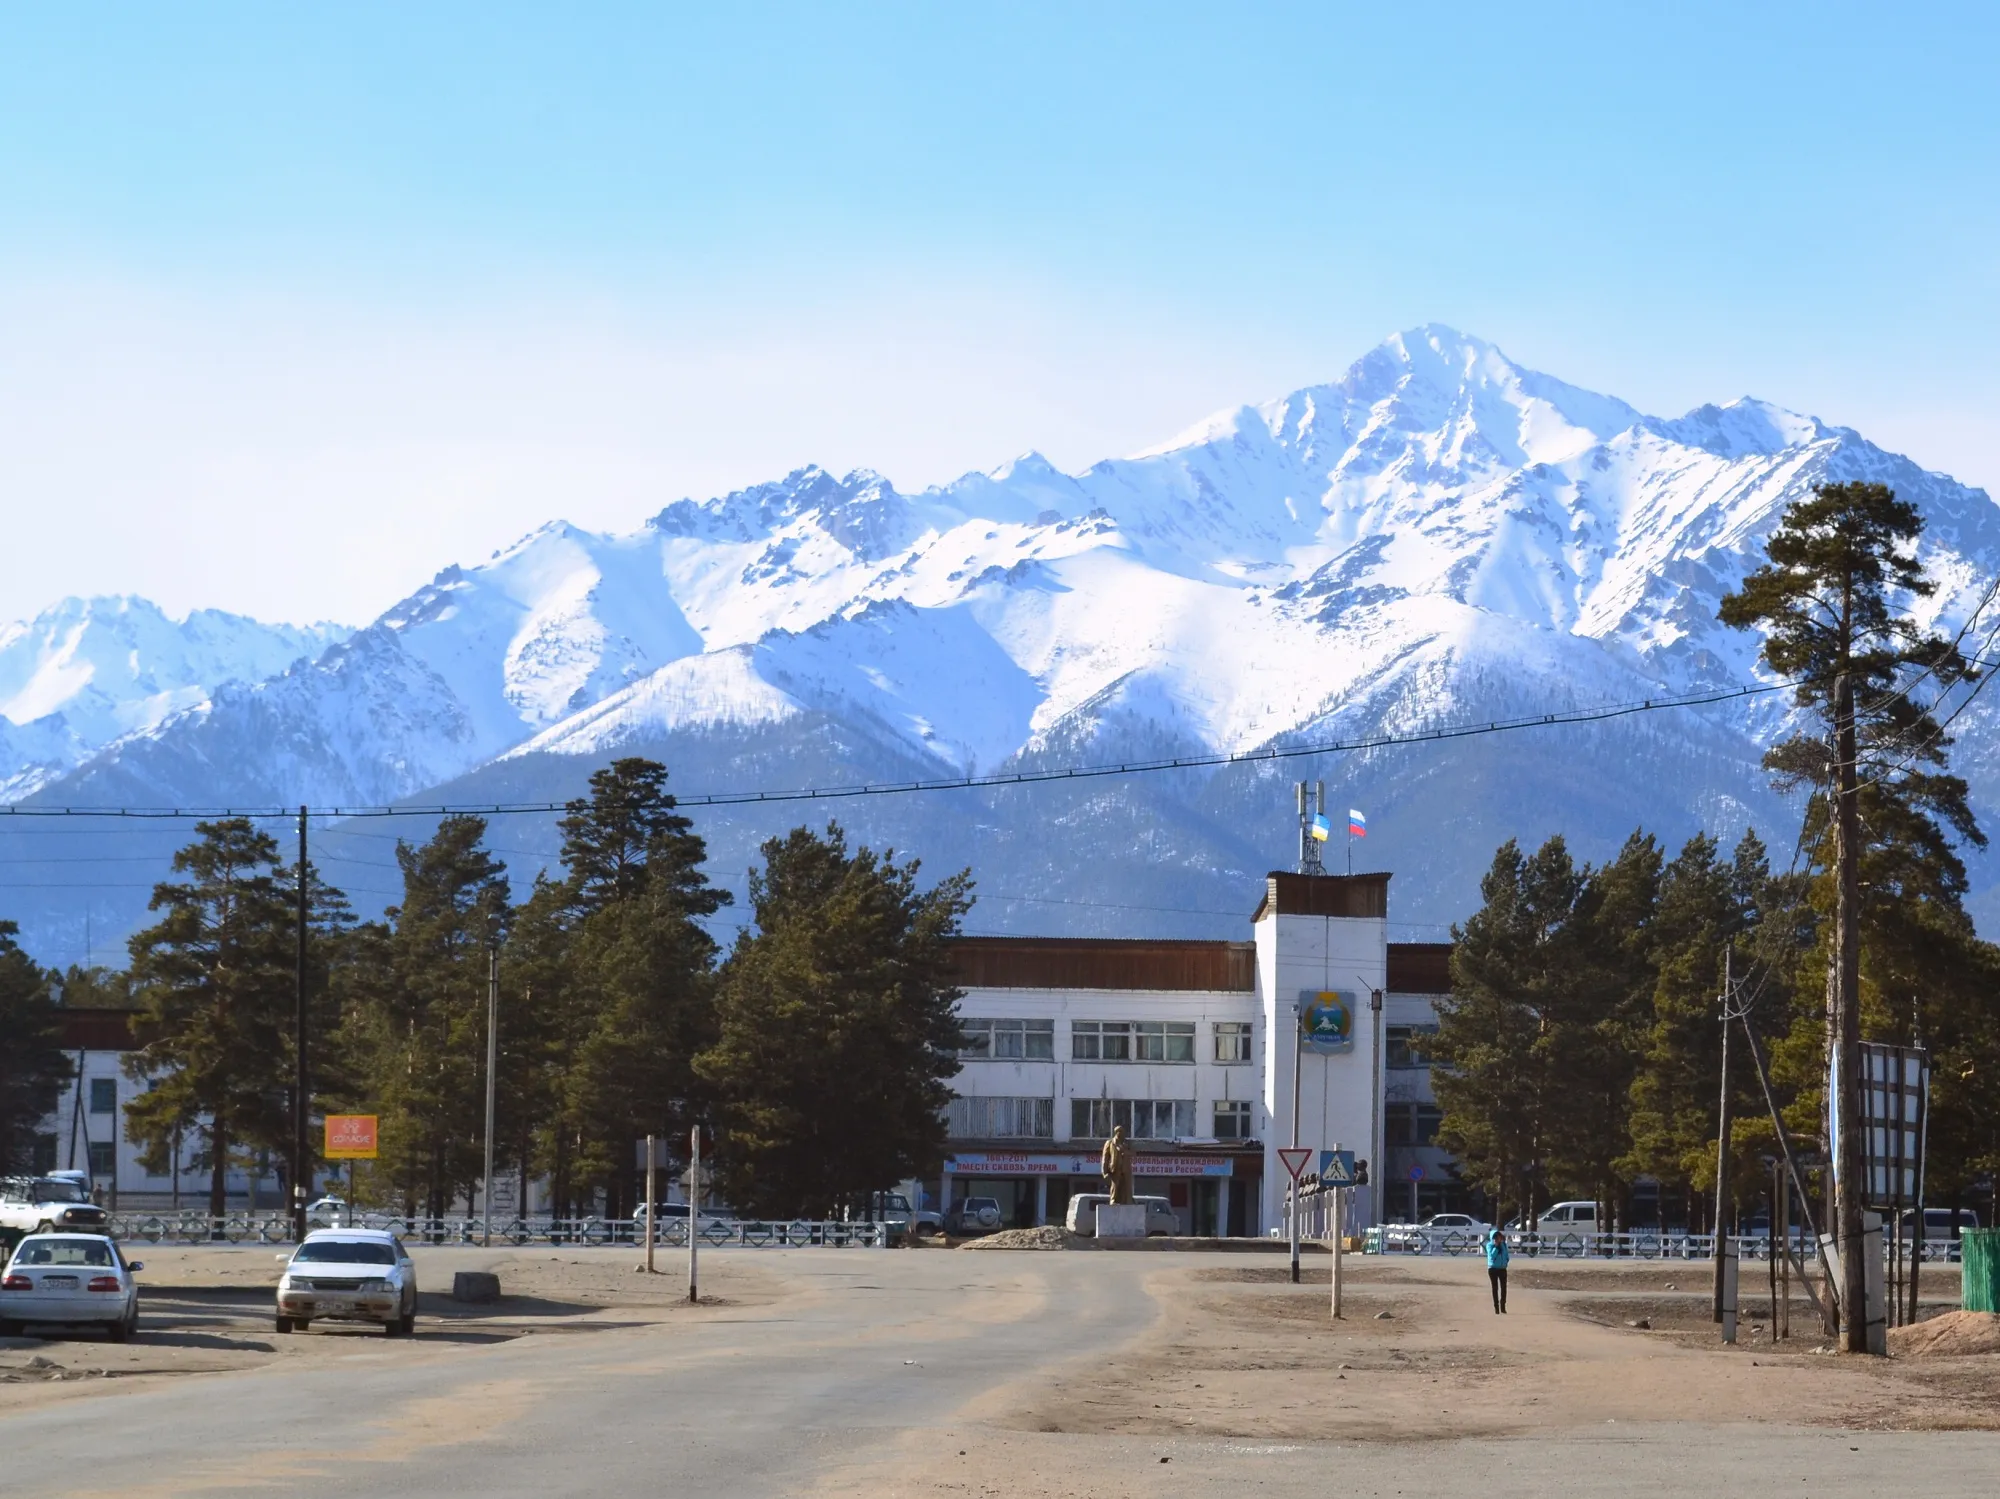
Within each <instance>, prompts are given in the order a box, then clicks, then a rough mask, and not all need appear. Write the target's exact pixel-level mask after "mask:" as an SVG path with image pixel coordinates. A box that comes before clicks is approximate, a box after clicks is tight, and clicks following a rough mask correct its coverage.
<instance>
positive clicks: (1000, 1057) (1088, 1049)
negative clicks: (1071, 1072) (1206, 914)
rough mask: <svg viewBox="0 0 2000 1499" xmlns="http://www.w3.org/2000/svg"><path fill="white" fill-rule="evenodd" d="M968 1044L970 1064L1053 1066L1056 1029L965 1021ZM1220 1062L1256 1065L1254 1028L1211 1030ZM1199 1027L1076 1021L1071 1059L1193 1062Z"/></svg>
mask: <svg viewBox="0 0 2000 1499" xmlns="http://www.w3.org/2000/svg"><path fill="white" fill-rule="evenodd" d="M961 1025H962V1027H963V1029H964V1031H965V1043H964V1045H963V1046H962V1047H961V1048H960V1049H959V1053H958V1054H959V1056H961V1057H962V1058H964V1059H966V1060H967V1061H1024V1062H1053V1061H1054V1060H1055V1056H1056V1024H1055V1022H1054V1021H1053V1020H989V1019H986V1018H984V1017H978V1018H974V1019H971V1020H966V1021H962V1022H961ZM1211 1030H1212V1032H1213V1035H1212V1040H1213V1042H1214V1046H1215V1051H1214V1056H1215V1060H1216V1061H1218V1062H1247V1061H1249V1060H1250V1023H1249V1022H1248V1021H1244V1020H1218V1021H1216V1022H1215V1024H1214V1026H1213V1027H1211ZM1194 1043H1195V1023H1194V1022H1193V1021H1192V1020H1073V1021H1071V1022H1070V1027H1069V1054H1070V1059H1071V1060H1072V1061H1077V1062H1192V1061H1193V1060H1194Z"/></svg>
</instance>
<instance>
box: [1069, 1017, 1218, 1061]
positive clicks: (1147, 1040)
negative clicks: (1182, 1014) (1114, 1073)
mask: <svg viewBox="0 0 2000 1499" xmlns="http://www.w3.org/2000/svg"><path fill="white" fill-rule="evenodd" d="M1069 1039H1070V1056H1071V1057H1072V1058H1073V1059H1075V1060H1076V1061H1079V1062H1192V1061H1193V1060H1194V1022H1193V1021H1192V1020H1078V1021H1073V1022H1072V1023H1071V1025H1070V1028H1069Z"/></svg>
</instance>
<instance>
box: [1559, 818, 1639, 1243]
mask: <svg viewBox="0 0 2000 1499" xmlns="http://www.w3.org/2000/svg"><path fill="white" fill-rule="evenodd" d="M1660 863H1661V861H1660V849H1659V845H1658V843H1657V842H1655V841H1654V839H1653V837H1652V835H1651V834H1648V833H1644V832H1634V833H1633V834H1632V835H1631V836H1630V837H1629V838H1627V839H1626V840H1625V843H1624V845H1623V846H1622V847H1621V848H1620V849H1619V851H1618V855H1617V857H1616V858H1614V859H1613V860H1612V861H1611V862H1610V863H1609V864H1606V865H1604V866H1603V867H1602V868H1598V869H1586V870H1585V872H1584V890H1583V894H1582V897H1581V899H1579V901H1578V902H1577V904H1576V907H1575V911H1574V915H1573V917H1572V922H1571V925H1572V927H1573V930H1574V937H1575V940H1574V942H1573V943H1572V944H1570V947H1571V953H1570V956H1569V958H1568V960H1567V961H1568V963H1569V965H1570V966H1569V971H1568V973H1567V974H1566V975H1555V976H1552V980H1553V981H1552V982H1551V984H1550V986H1549V994H1550V998H1551V1006H1550V1011H1549V1026H1548V1032H1547V1036H1546V1038H1545V1041H1544V1043H1543V1044H1544V1048H1545V1050H1546V1053H1547V1057H1548V1066H1549V1068H1550V1070H1551V1073H1552V1075H1553V1076H1555V1077H1557V1078H1560V1079H1562V1087H1563V1091H1564V1098H1563V1102H1562V1105H1561V1107H1560V1108H1558V1109H1557V1110H1556V1111H1555V1114H1554V1119H1553V1122H1552V1129H1551V1138H1550V1141H1549V1144H1548V1147H1547V1155H1548V1158H1549V1167H1550V1174H1551V1176H1552V1177H1554V1178H1556V1179H1558V1180H1560V1181H1562V1182H1565V1183H1566V1184H1567V1186H1568V1189H1569V1190H1571V1191H1574V1192H1575V1193H1576V1194H1577V1195H1579V1196H1585V1197H1589V1198H1591V1199H1593V1200H1594V1201H1596V1202H1598V1203H1601V1204H1603V1205H1605V1207H1606V1208H1607V1209H1608V1212H1607V1213H1606V1215H1605V1218H1606V1221H1617V1219H1618V1218H1619V1216H1620V1214H1621V1213H1622V1210H1623V1204H1624V1200H1625V1187H1626V1185H1627V1182H1628V1180H1629V1173H1628V1172H1626V1171H1625V1170H1623V1169H1622V1166H1623V1160H1624V1157H1625V1156H1626V1153H1627V1151H1628V1150H1629V1148H1630V1141H1631V1135H1630V1115H1631V1091H1632V1081H1633V1078H1634V1077H1635V1075H1636V1074H1637V1072H1638V1068H1639V1059H1640V1055H1641V1050H1642V1044H1643V1038H1644V1035H1645V1032H1646V1028H1647V1026H1648V1023H1649V1021H1650V1019H1651V1011H1652V989H1653V983H1654V970H1653V960H1652V943H1653V924H1654V921H1655V913H1656V908H1657V906H1658V902H1659V887H1660Z"/></svg>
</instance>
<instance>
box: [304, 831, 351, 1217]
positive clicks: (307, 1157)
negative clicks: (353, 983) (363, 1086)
mask: <svg viewBox="0 0 2000 1499" xmlns="http://www.w3.org/2000/svg"><path fill="white" fill-rule="evenodd" d="M298 876H299V879H298V905H299V910H298V922H299V933H298V937H299V950H298V973H297V983H298V987H297V992H296V993H295V995H294V996H293V997H294V1000H295V1002H296V1009H297V1014H296V1016H295V1017H294V1025H295V1029H296V1032H297V1041H296V1045H295V1047H294V1051H295V1053H296V1056H295V1061H296V1062H297V1068H296V1076H294V1077H293V1079H292V1237H293V1239H295V1240H303V1239H304V1238H305V1236H306V1197H307V1194H308V1193H309V1192H310V1191H311V1190H312V1188H311V1184H310V1182H309V1181H308V1178H309V1177H310V1176H311V1175H312V1154H311V1145H310V1142H309V1141H308V1140H307V1138H306V1137H307V1135H308V1134H309V1133H310V1124H309V1116H310V1115H311V1113H312V1083H311V1077H312V1074H311V1072H310V1070H309V1068H308V1066H307V1060H306V1054H307V1045H308V1026H307V1024H306V809H305V808H304V807H300V808H299V868H298ZM348 1195H349V1196H350V1197H351V1196H353V1195H354V1194H353V1193H352V1191H350V1192H349V1193H348ZM350 1206H351V1204H350Z"/></svg>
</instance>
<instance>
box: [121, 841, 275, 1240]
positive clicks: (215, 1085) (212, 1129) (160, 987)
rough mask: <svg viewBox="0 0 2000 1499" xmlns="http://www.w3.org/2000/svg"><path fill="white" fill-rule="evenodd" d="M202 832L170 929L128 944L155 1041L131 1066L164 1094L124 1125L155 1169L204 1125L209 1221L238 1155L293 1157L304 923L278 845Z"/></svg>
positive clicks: (141, 1011) (154, 929) (162, 909)
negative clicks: (285, 880)
mask: <svg viewBox="0 0 2000 1499" xmlns="http://www.w3.org/2000/svg"><path fill="white" fill-rule="evenodd" d="M195 833H196V834H197V838H198V841H196V842H194V843H192V844H189V845H188V846H187V847H186V848H183V849H182V850H180V852H178V853H176V854H175V855H174V872H175V873H176V874H180V875H183V876H186V879H185V881H184V882H181V883H176V882H173V881H168V882H165V883H162V884H160V885H157V886H155V887H154V889H153V899H152V909H153V910H155V911H157V912H159V913H160V919H159V920H158V921H157V922H156V923H155V924H154V925H152V926H150V927H147V928H146V929H145V930H144V931H141V932H138V933H136V934H135V935H134V936H133V937H132V939H131V942H130V949H131V954H132V969H131V972H132V992H133V998H134V999H135V1000H136V1001H137V1016H136V1019H135V1027H136V1029H137V1031H138V1034H139V1035H140V1036H142V1037H144V1038H145V1044H144V1045H143V1046H142V1047H140V1049H139V1050H137V1051H136V1052H134V1053H132V1054H131V1056H129V1057H128V1058H127V1060H126V1064H125V1065H126V1068H127V1070H128V1071H129V1072H130V1073H131V1074H132V1075H133V1076H145V1077H150V1078H152V1079H153V1087H152V1088H151V1089H150V1090H149V1091H148V1092H146V1093H143V1094H141V1095H140V1096H139V1097H138V1098H137V1099H135V1100H133V1102H132V1103H131V1104H130V1105H129V1106H127V1108H126V1111H125V1123H126V1133H127V1134H128V1135H129V1136H130V1137H131V1139H133V1140H134V1141H135V1142H137V1143H139V1144H141V1145H143V1146H145V1147H146V1149H147V1152H148V1154H149V1155H151V1156H152V1157H154V1158H156V1159H158V1158H163V1157H164V1156H165V1155H166V1154H167V1152H168V1151H169V1150H170V1148H171V1141H172V1140H173V1138H174V1137H175V1136H176V1135H178V1134H179V1133H180V1132H181V1131H183V1130H185V1129H187V1128H188V1127H189V1126H190V1125H191V1124H192V1125H193V1127H194V1128H195V1130H196V1133H197V1136H198V1138H199V1140H200V1148H199V1149H198V1151H197V1153H196V1157H195V1159H196V1163H197V1164H201V1165H206V1166H207V1168H208V1172H209V1188H208V1208H209V1212H210V1213H211V1214H216V1215H220V1214H221V1213H222V1212H223V1211H224V1208H225V1206H226V1203H227V1187H228V1171H229V1166H230V1161H231V1154H232V1152H233V1151H235V1150H238V1149H242V1150H259V1151H266V1152H274V1153H278V1154H282V1153H283V1152H284V1150H285V1147H286V1143H287V1141H288V1140H289V1138H290V1133H291V1110H290V1107H289V1103H290V1087H291V1082H292V1060H291V1059H292V1054H293V1053H292V1032H293V1020H294V1014H295V999H296V993H297V990H296V966H295V954H296V951H297V947H296V941H297V924H296V915H295V908H294V906H293V903H292V901H291V899H290V897H289V895H288V892H286V891H285V890H284V889H283V888H282V886H281V884H280V882H279V880H278V878H277V877H276V873H275V870H276V866H277V862H278V846H277V844H276V843H275V842H274V841H273V840H272V839H271V838H270V837H269V835H267V834H265V833H263V832H260V831H259V830H258V829H257V827H256V825H255V824H253V823H252V822H250V821H249V819H247V818H241V817H231V818H223V819H220V820H218V821H214V822H201V823H196V824H195Z"/></svg>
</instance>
